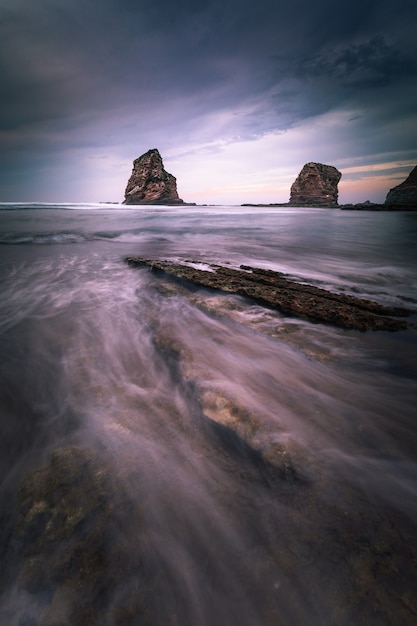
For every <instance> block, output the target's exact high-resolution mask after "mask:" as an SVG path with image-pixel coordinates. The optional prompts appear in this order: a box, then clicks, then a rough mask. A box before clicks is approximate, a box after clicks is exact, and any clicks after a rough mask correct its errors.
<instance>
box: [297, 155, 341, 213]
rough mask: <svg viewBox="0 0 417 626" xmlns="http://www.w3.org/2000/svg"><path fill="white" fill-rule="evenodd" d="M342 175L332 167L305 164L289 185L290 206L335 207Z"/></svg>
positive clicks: (320, 164) (319, 164)
mask: <svg viewBox="0 0 417 626" xmlns="http://www.w3.org/2000/svg"><path fill="white" fill-rule="evenodd" d="M341 177H342V174H341V173H340V172H339V170H337V169H336V168H335V167H333V166H332V165H323V164H322V163H306V164H305V165H304V167H303V169H302V170H301V172H300V173H299V174H298V176H297V178H296V179H295V181H294V183H293V184H292V185H291V195H290V201H289V204H290V205H291V206H311V207H337V206H338V202H337V201H338V190H337V185H338V183H339V180H340V179H341Z"/></svg>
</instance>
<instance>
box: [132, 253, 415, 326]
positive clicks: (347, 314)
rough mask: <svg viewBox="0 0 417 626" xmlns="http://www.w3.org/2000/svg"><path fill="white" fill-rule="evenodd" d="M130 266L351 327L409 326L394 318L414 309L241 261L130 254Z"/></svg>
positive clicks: (325, 321) (301, 317)
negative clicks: (232, 264)
mask: <svg viewBox="0 0 417 626" xmlns="http://www.w3.org/2000/svg"><path fill="white" fill-rule="evenodd" d="M126 262H127V263H128V264H129V265H131V266H147V267H149V268H151V270H153V271H155V272H157V273H162V274H164V275H166V276H170V277H173V278H175V279H179V280H182V281H189V282H190V283H193V284H194V285H200V286H203V287H207V288H210V289H216V290H219V291H223V292H226V293H235V294H238V295H240V296H245V297H247V298H250V299H251V300H253V301H255V302H256V303H258V304H261V305H262V306H266V307H268V308H272V309H275V310H277V311H280V312H281V313H284V314H285V315H289V316H294V317H298V318H300V319H304V320H307V321H309V322H320V323H324V324H331V325H333V326H337V327H339V328H346V329H352V330H360V331H366V330H388V331H398V330H406V329H407V327H408V326H407V322H405V321H404V320H397V319H393V317H407V316H408V315H410V313H411V311H409V310H408V309H403V308H396V307H386V306H383V305H381V304H378V303H377V302H373V301H371V300H363V299H361V298H356V297H354V296H350V295H343V294H337V293H333V292H331V291H327V290H325V289H320V288H318V287H314V286H312V285H305V284H301V283H297V282H294V281H291V280H288V279H287V278H285V276H284V274H282V273H280V272H275V271H273V270H266V269H259V268H254V267H250V266H247V265H241V266H240V269H232V268H229V267H224V266H221V265H207V270H202V269H197V268H196V267H194V266H193V265H198V263H197V262H192V261H187V263H188V264H187V265H183V264H179V263H171V262H170V261H162V260H153V259H145V258H143V257H137V256H135V257H127V258H126Z"/></svg>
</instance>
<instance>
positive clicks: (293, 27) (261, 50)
mask: <svg viewBox="0 0 417 626" xmlns="http://www.w3.org/2000/svg"><path fill="white" fill-rule="evenodd" d="M4 5H6V2H5V0H0V14H1V20H0V72H1V75H2V78H1V81H0V91H1V93H0V132H1V139H2V143H3V158H4V157H5V155H4V150H7V157H6V158H7V159H8V162H9V165H10V162H11V161H13V160H16V162H17V161H18V160H19V158H20V155H21V154H22V151H25V159H27V153H28V152H31V153H32V154H33V156H34V160H33V166H34V164H35V161H36V159H37V158H40V157H39V154H40V153H42V154H43V157H42V160H44V159H45V158H46V156H45V155H47V154H49V155H50V157H51V158H57V155H58V154H60V155H61V156H62V154H63V152H64V151H66V152H67V155H69V154H70V151H71V149H74V150H75V149H80V148H82V147H86V146H90V147H91V149H92V150H94V149H96V148H100V147H103V149H105V150H107V151H108V150H109V149H113V150H114V151H115V152H118V153H119V154H127V153H129V150H131V148H130V147H129V141H131V140H132V137H136V141H137V143H140V142H143V144H144V148H145V149H147V148H148V147H149V146H148V145H147V142H148V141H150V142H151V143H152V145H153V143H154V141H156V140H158V141H160V140H161V141H164V142H165V145H166V146H168V147H173V146H176V145H177V146H178V144H179V142H181V141H187V142H189V141H191V142H192V141H194V142H195V143H196V144H198V143H201V144H205V143H209V142H210V141H211V142H213V141H216V140H222V141H224V142H226V143H227V142H231V141H238V140H245V139H251V138H257V137H260V136H262V135H263V134H265V133H269V132H279V131H285V130H286V129H289V128H292V127H294V126H296V125H297V124H299V123H301V122H302V121H303V120H306V119H308V118H310V117H312V116H315V115H320V114H322V113H325V112H327V111H331V110H337V109H339V108H342V107H343V106H344V105H346V104H348V105H354V108H355V113H357V112H358V111H359V113H360V112H361V109H362V108H364V109H365V110H366V111H365V113H364V114H365V115H368V116H369V115H370V113H369V111H370V110H371V109H374V111H373V115H375V118H377V117H379V119H380V120H386V121H388V120H390V119H391V118H392V115H393V111H392V108H393V107H392V101H393V100H394V101H395V104H396V106H398V109H399V115H401V114H402V111H403V108H404V107H406V106H408V107H409V108H412V105H413V104H415V93H414V92H413V88H412V86H410V80H411V81H412V80H415V75H416V64H415V61H414V58H415V52H416V50H415V37H414V33H413V28H412V23H413V19H412V17H413V16H415V15H416V8H415V4H414V1H412V2H411V0H410V1H409V0H399V2H397V3H395V4H394V3H392V2H391V1H390V2H388V1H387V0H382V1H378V2H377V1H376V0H367V1H366V0H362V1H361V2H357V1H356V0H352V2H350V3H343V4H341V5H338V6H337V7H336V8H335V5H334V3H333V2H330V0H325V1H323V2H320V3H311V2H308V1H307V0H293V1H292V2H290V3H288V2H278V1H277V0H260V1H259V2H257V3H254V2H253V1H250V2H249V1H248V0H222V1H220V0H211V1H210V2H208V1H203V0H179V1H177V2H172V1H168V0H153V2H148V1H146V2H145V1H144V0H135V1H133V0H118V1H117V2H116V0H101V1H100V2H98V1H97V0H95V1H93V0H83V1H81V0H71V1H70V0H43V1H41V2H37V3H34V2H33V1H32V0H15V2H14V3H13V5H10V6H4ZM407 81H408V85H407ZM388 93H390V102H387V103H386V105H385V103H384V99H387V96H388ZM410 94H411V95H410ZM411 96H412V97H411ZM410 102H411V105H410ZM407 103H408V104H407ZM371 117H372V116H371ZM162 138H163V139H162ZM153 140H154V141H153ZM178 151H179V152H180V151H181V147H180V146H178ZM62 158H64V157H62ZM67 158H69V157H68V156H67Z"/></svg>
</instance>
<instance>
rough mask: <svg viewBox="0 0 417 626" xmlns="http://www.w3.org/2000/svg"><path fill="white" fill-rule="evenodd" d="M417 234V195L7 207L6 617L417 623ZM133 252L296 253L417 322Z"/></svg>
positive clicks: (73, 621) (2, 575) (327, 281)
mask: <svg viewBox="0 0 417 626" xmlns="http://www.w3.org/2000/svg"><path fill="white" fill-rule="evenodd" d="M416 244H417V213H416V212H371V211H343V210H333V209H310V208H299V209H298V208H289V207H279V208H273V207H266V208H260V207H257V208H255V207H252V208H251V207H230V206H224V207H223V206H221V207H220V206H218V207H217V206H216V207H150V206H148V207H134V206H132V207H126V206H123V205H112V204H85V205H81V204H36V203H33V204H25V203H21V204H11V203H3V204H0V282H1V299H0V338H1V344H0V345H1V360H0V428H1V431H0V432H1V438H0V446H1V454H0V500H1V509H0V516H1V523H0V555H1V563H2V566H1V568H0V570H1V571H0V623H1V624H5V625H6V624H7V625H8V626H9V625H10V626H32V625H33V626H35V625H37V626H38V625H41V626H58V625H64V624H65V625H66V626H68V625H74V626H80V625H83V624H88V625H89V626H91V625H93V624H98V625H105V626H113V625H118V626H119V625H129V626H130V625H138V626H142V625H152V626H159V625H161V626H162V625H164V626H167V625H181V626H184V625H193V626H213V625H216V626H234V625H236V626H237V625H239V626H260V625H262V626H298V625H300V626H306V625H308V626H321V625H323V626H324V625H326V626H332V625H335V626H336V625H337V626H359V625H362V624H363V625H365V624H366V626H374V625H375V626H379V625H380V626H387V625H390V624H392V625H393V626H402V625H410V626H411V624H415V620H416V615H417V603H416V590H417V573H416V572H417V570H416V567H415V563H416V556H417V554H416V544H415V537H416V531H417V499H416V495H417V488H416V487H417V465H416V461H417V428H416V416H417V413H416V406H417V384H416V383H417V356H416V355H417V314H416V313H417V245H416ZM131 255H138V256H141V257H145V258H152V259H167V260H172V261H175V262H177V263H178V262H180V263H187V264H192V265H195V266H196V267H200V268H203V269H204V268H207V266H208V264H219V265H226V266H229V267H232V268H238V267H239V266H240V265H241V264H245V265H249V266H252V267H257V268H264V269H272V270H276V271H279V272H283V273H285V274H286V275H287V276H288V277H289V278H291V279H292V280H297V281H300V282H303V283H307V284H312V285H316V286H318V287H322V288H324V289H328V290H331V291H334V292H337V293H344V294H351V295H354V296H356V297H360V298H367V299H371V300H374V301H376V302H380V303H382V304H387V305H395V306H401V307H407V308H408V309H410V312H411V315H410V317H409V318H407V321H408V324H409V327H408V329H407V330H405V331H399V332H366V333H365V332H358V331H353V330H343V329H340V328H334V327H332V326H329V325H325V324H320V323H315V324H313V323H310V322H306V321H303V320H300V319H297V318H296V317H287V316H285V315H283V314H281V313H279V312H276V311H273V310H270V309H267V308H264V307H262V306H260V305H258V304H256V303H254V302H252V301H249V300H247V299H245V298H243V297H241V296H239V295H235V294H225V293H220V292H216V291H209V290H207V289H203V288H197V287H190V286H189V285H187V284H184V283H178V282H173V281H170V280H168V279H167V278H165V277H164V276H161V275H159V274H156V273H154V272H152V271H151V270H150V269H149V268H146V267H141V268H138V267H130V266H129V265H128V264H127V263H126V262H125V258H126V257H127V256H131Z"/></svg>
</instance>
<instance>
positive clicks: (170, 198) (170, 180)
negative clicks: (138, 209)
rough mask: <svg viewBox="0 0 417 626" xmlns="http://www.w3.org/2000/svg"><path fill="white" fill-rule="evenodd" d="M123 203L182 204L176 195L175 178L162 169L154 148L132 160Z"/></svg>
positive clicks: (159, 158) (160, 159)
mask: <svg viewBox="0 0 417 626" xmlns="http://www.w3.org/2000/svg"><path fill="white" fill-rule="evenodd" d="M124 204H184V202H183V200H181V198H180V197H179V196H178V192H177V179H176V178H175V176H173V175H172V174H169V173H168V172H167V171H166V170H165V169H164V164H163V162H162V157H161V155H160V154H159V151H158V150H157V149H156V148H153V149H152V150H148V152H145V154H142V156H140V157H138V158H137V159H135V160H134V161H133V170H132V174H131V176H130V178H129V180H128V183H127V186H126V191H125V200H124Z"/></svg>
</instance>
